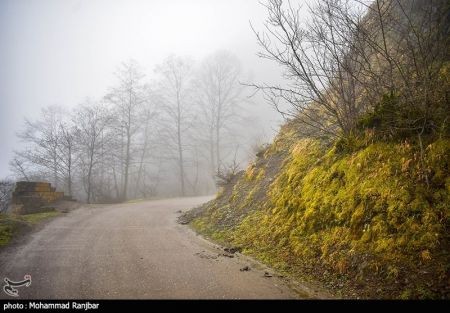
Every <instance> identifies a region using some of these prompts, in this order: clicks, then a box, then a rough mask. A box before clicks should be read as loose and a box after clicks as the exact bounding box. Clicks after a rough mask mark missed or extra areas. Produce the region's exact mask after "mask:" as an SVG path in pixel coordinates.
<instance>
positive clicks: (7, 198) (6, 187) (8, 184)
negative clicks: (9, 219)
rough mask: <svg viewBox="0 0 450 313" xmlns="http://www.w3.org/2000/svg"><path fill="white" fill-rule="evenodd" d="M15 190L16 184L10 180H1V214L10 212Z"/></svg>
mask: <svg viewBox="0 0 450 313" xmlns="http://www.w3.org/2000/svg"><path fill="white" fill-rule="evenodd" d="M13 190H14V182H13V181H12V180H9V179H2V180H0V213H4V212H6V211H7V210H8V208H9V205H10V203H11V199H12V193H13Z"/></svg>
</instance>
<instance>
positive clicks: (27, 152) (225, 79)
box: [10, 50, 264, 203]
mask: <svg viewBox="0 0 450 313" xmlns="http://www.w3.org/2000/svg"><path fill="white" fill-rule="evenodd" d="M111 71H113V69H112V70H111ZM114 75H115V84H114V85H113V86H110V87H109V88H108V89H107V90H106V91H105V94H104V96H103V97H102V98H100V99H92V98H89V97H86V98H85V99H84V100H82V101H81V103H80V104H79V105H78V106H77V107H75V108H74V109H73V110H68V109H66V108H65V107H62V106H57V105H52V106H48V107H46V108H44V109H43V110H42V112H41V114H40V116H39V117H36V118H34V119H25V121H24V125H23V127H22V130H21V131H20V132H19V133H18V134H17V136H18V137H19V138H20V140H21V142H22V146H23V148H21V149H20V150H17V151H15V152H14V158H13V159H12V160H11V162H10V168H11V170H12V171H13V173H14V174H15V176H16V179H17V180H26V181H48V182H50V183H52V185H53V186H55V187H56V188H57V189H58V190H61V191H64V192H65V193H66V194H67V195H71V196H73V197H74V198H76V199H78V200H81V201H86V202H89V203H92V202H115V201H124V200H127V199H136V198H150V197H155V196H186V195H203V194H212V193H214V192H215V190H216V185H215V179H216V174H217V173H220V172H221V171H225V170H228V169H229V168H234V169H237V168H238V167H239V166H240V165H242V166H245V163H246V162H247V160H248V159H249V158H251V157H252V156H253V155H254V153H253V152H252V148H254V147H256V146H258V145H260V144H261V143H262V140H264V139H263V138H262V137H261V131H260V130H258V129H256V125H257V123H256V121H255V119H254V118H253V119H252V118H251V115H250V114H248V105H249V103H250V101H251V99H250V98H249V93H248V91H247V90H245V88H246V87H245V86H244V85H243V82H245V80H246V79H247V77H246V73H245V70H244V68H243V66H242V64H241V62H240V60H239V59H238V58H237V57H236V56H235V55H234V54H232V53H231V52H228V51H226V50H219V51H216V52H214V53H212V54H210V55H209V56H207V57H205V58H204V59H203V60H200V61H199V62H194V60H193V59H190V58H188V57H179V56H175V55H170V56H168V57H167V58H166V59H165V60H164V62H162V63H161V64H159V65H157V66H156V67H155V68H154V69H153V70H150V71H149V70H146V69H144V68H142V67H141V66H140V65H139V64H138V63H137V62H136V61H134V60H132V59H130V60H127V61H124V62H123V63H122V64H120V65H118V67H117V68H116V69H115V71H114ZM252 124H253V126H255V128H254V127H252ZM249 147H250V148H249Z"/></svg>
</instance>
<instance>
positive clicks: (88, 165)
mask: <svg viewBox="0 0 450 313" xmlns="http://www.w3.org/2000/svg"><path fill="white" fill-rule="evenodd" d="M73 119H74V124H75V125H76V132H75V142H76V144H77V148H78V150H79V153H80V157H79V160H80V166H81V171H82V180H83V182H84V186H85V191H86V195H87V198H86V200H87V202H88V203H90V202H91V200H92V196H93V187H94V186H93V174H94V170H95V169H96V166H97V165H98V164H99V162H100V157H99V156H100V154H101V148H102V147H103V144H104V142H102V141H104V140H107V139H106V138H105V136H104V132H105V130H106V129H107V126H108V124H109V123H110V122H111V117H110V114H109V112H108V111H107V110H106V108H105V106H104V105H102V104H98V103H92V102H91V101H90V100H86V102H85V103H84V104H82V105H80V106H79V107H78V108H77V110H76V111H75V113H74V116H73Z"/></svg>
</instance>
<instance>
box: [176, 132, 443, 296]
mask: <svg viewBox="0 0 450 313" xmlns="http://www.w3.org/2000/svg"><path fill="white" fill-rule="evenodd" d="M419 152H420V150H419V148H418V146H417V144H416V143H414V142H408V141H407V140H405V141H402V142H388V141H378V142H375V141H371V140H368V139H366V140H359V141H357V142H355V143H354V144H353V145H352V149H344V148H343V147H342V146H341V145H340V144H339V142H338V143H337V144H334V145H332V144H325V143H322V142H321V141H319V140H313V139H305V138H298V137H296V135H295V130H294V128H293V127H290V126H289V125H285V126H284V127H283V128H282V130H281V132H280V134H279V135H278V137H277V138H276V140H275V141H274V142H273V143H272V144H271V145H270V146H268V147H267V148H265V149H264V150H262V151H260V152H259V153H258V154H257V158H256V160H255V161H254V162H253V163H252V164H251V165H250V166H249V167H248V168H247V169H246V171H242V172H240V173H239V174H238V175H237V176H236V177H235V178H234V179H233V181H232V182H231V183H230V184H228V185H227V186H226V187H224V188H223V189H222V190H221V191H220V193H219V194H218V195H217V198H216V199H215V200H213V201H211V202H209V203H207V204H206V205H204V206H203V207H200V208H197V209H196V210H193V211H192V212H189V213H188V214H186V215H185V216H184V218H185V219H186V221H190V223H191V225H192V226H193V227H194V229H196V230H197V231H198V232H200V233H202V234H204V235H206V236H208V237H210V238H212V239H213V240H216V241H218V242H220V243H222V244H225V245H229V246H233V247H238V248H240V249H241V250H242V252H243V253H245V254H249V255H252V256H254V257H256V258H258V259H260V260H262V261H263V262H265V263H267V264H269V265H271V266H274V267H275V268H277V269H278V270H280V271H282V272H284V273H286V274H288V275H291V276H293V277H295V278H299V279H302V280H309V281H316V282H317V281H319V282H321V283H322V284H323V285H325V286H326V287H328V289H330V291H331V292H333V293H334V294H336V295H337V296H342V297H363V298H449V296H450V287H449V286H450V284H449V266H450V262H449V261H450V260H449V254H448V251H449V233H448V226H449V216H450V176H449V166H450V140H449V139H442V138H441V139H437V140H434V141H432V142H429V143H428V145H427V147H426V150H425V155H424V157H423V161H424V163H425V168H426V170H425V172H426V174H427V177H428V178H429V182H428V185H427V183H426V182H425V181H424V179H423V177H422V175H424V174H423V173H424V171H423V170H419V169H420V168H423V165H421V162H420V157H419V154H420V153H419ZM421 166H422V167H421Z"/></svg>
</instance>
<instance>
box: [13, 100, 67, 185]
mask: <svg viewBox="0 0 450 313" xmlns="http://www.w3.org/2000/svg"><path fill="white" fill-rule="evenodd" d="M68 123H69V122H68V121H67V119H66V112H65V111H64V110H63V109H62V108H61V107H58V106H49V107H47V108H44V109H43V110H42V113H41V117H40V119H38V120H36V121H30V120H27V119H26V120H25V128H24V130H23V131H21V132H20V133H19V134H18V136H19V138H20V139H21V140H22V141H23V142H24V143H25V144H26V148H25V149H24V150H23V151H16V152H15V154H16V156H15V158H14V159H13V161H12V163H11V166H12V168H13V169H14V170H15V171H16V172H18V173H20V175H21V176H23V177H24V178H25V179H28V177H27V176H28V175H27V173H26V170H25V168H26V166H25V165H26V164H29V165H34V170H35V171H38V172H39V173H40V175H41V176H43V177H44V178H46V179H49V180H50V181H52V183H53V185H54V186H55V187H57V188H58V187H60V184H59V183H60V182H61V181H67V188H68V192H69V193H71V184H72V176H71V169H72V158H73V153H74V151H73V133H72V132H73V129H71V128H70V126H69V124H68Z"/></svg>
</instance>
